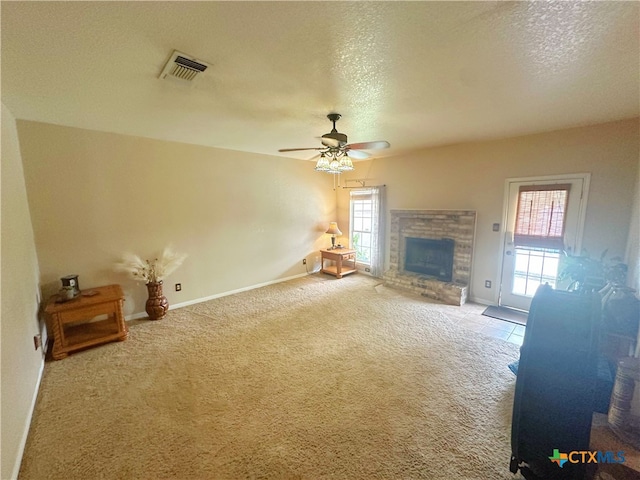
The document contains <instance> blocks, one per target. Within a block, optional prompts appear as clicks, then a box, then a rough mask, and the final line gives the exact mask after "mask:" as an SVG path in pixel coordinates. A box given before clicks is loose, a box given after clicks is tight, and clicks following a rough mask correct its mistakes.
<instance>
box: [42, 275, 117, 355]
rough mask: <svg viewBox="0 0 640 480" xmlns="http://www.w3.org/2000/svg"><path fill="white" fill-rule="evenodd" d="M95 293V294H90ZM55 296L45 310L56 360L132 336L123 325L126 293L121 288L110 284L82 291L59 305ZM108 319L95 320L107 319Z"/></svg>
mask: <svg viewBox="0 0 640 480" xmlns="http://www.w3.org/2000/svg"><path fill="white" fill-rule="evenodd" d="M93 292H96V293H95V294H93V295H90V296H89V295H88V294H91V293H93ZM57 300H58V295H53V296H52V297H51V298H50V299H49V303H48V304H47V306H46V308H45V310H44V311H45V313H46V314H47V315H48V316H49V318H50V327H51V331H52V333H53V353H52V356H53V359H54V360H61V359H63V358H65V357H66V356H67V355H68V354H69V353H70V352H73V351H76V350H80V349H83V348H87V347H92V346H95V345H100V344H102V343H107V342H113V341H115V340H118V341H124V340H126V339H127V336H128V335H129V331H128V329H127V326H126V325H125V323H124V316H123V314H122V304H123V303H124V294H123V293H122V288H121V287H120V285H107V286H105V287H97V288H92V289H89V290H83V291H82V292H80V295H78V296H77V297H76V298H74V299H73V300H69V301H66V302H62V303H60V302H58V301H57ZM105 315H106V318H103V319H101V318H96V317H104V316H105Z"/></svg>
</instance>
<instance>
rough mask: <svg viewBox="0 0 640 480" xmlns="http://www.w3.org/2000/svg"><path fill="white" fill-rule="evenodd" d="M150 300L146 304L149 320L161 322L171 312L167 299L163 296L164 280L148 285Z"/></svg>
mask: <svg viewBox="0 0 640 480" xmlns="http://www.w3.org/2000/svg"><path fill="white" fill-rule="evenodd" d="M147 290H148V292H149V298H148V299H147V303H146V304H145V310H146V312H147V314H148V315H149V320H161V319H163V318H164V316H165V315H166V314H167V310H169V302H168V301H167V297H165V296H164V295H163V294H162V280H160V281H157V282H149V283H147Z"/></svg>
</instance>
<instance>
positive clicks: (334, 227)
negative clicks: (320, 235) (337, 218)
mask: <svg viewBox="0 0 640 480" xmlns="http://www.w3.org/2000/svg"><path fill="white" fill-rule="evenodd" d="M325 233H328V234H330V235H331V250H333V249H335V248H336V235H342V232H341V231H340V229H339V228H338V223H337V222H330V223H329V229H328V230H327V231H326V232H325Z"/></svg>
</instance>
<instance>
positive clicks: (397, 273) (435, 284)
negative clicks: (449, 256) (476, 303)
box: [384, 210, 476, 305]
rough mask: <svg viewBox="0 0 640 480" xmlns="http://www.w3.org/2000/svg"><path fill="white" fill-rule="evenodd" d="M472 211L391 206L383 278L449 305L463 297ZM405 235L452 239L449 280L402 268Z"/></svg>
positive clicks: (466, 286) (466, 287)
mask: <svg viewBox="0 0 640 480" xmlns="http://www.w3.org/2000/svg"><path fill="white" fill-rule="evenodd" d="M475 225H476V212H475V211H472V210H391V234H390V258H389V270H388V271H387V272H386V273H385V274H384V282H385V284H386V285H388V286H390V287H398V288H402V289H406V290H411V291H413V292H416V293H419V294H420V295H423V296H425V297H428V298H432V299H434V300H439V301H442V302H445V303H448V304H450V305H462V304H464V303H465V302H466V301H467V296H468V292H469V280H470V276H471V256H472V252H473V239H474V234H475ZM407 238H423V239H430V240H442V239H451V240H453V241H454V249H453V271H452V279H451V282H443V281H440V280H438V279H437V278H435V277H434V276H432V275H424V274H421V273H415V272H411V271H408V270H405V267H404V264H405V253H406V252H405V249H406V244H407Z"/></svg>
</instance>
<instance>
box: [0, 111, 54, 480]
mask: <svg viewBox="0 0 640 480" xmlns="http://www.w3.org/2000/svg"><path fill="white" fill-rule="evenodd" d="M1 146H2V151H1V158H2V162H1V163H2V167H1V172H0V176H1V177H2V182H1V183H2V184H1V188H2V194H1V200H2V207H1V214H0V216H1V218H2V220H1V227H2V247H1V252H0V255H1V258H2V267H1V271H2V273H1V279H0V284H1V288H0V295H1V299H2V309H1V313H2V315H1V316H0V332H1V334H0V348H1V349H2V353H1V359H2V367H1V372H2V384H1V392H2V393H1V394H0V402H1V403H0V405H1V407H0V409H1V418H0V424H1V425H2V437H1V441H2V448H1V449H0V450H1V452H2V457H1V459H0V464H1V468H0V478H3V479H9V478H15V477H16V475H17V468H18V466H19V462H20V458H21V455H22V448H23V447H24V441H25V440H26V433H27V429H28V427H29V422H30V420H31V411H32V410H31V409H32V406H33V403H34V401H35V397H36V395H37V386H38V383H39V380H40V372H41V369H42V368H43V366H44V359H43V350H42V349H39V350H38V351H36V350H35V348H34V345H33V337H34V335H37V334H38V333H39V332H40V328H41V326H40V325H39V323H38V302H39V300H38V295H39V290H38V275H39V274H38V261H37V257H36V249H35V244H34V241H33V230H32V228H31V218H30V216H29V208H28V205H27V193H26V189H25V183H24V175H23V171H22V161H21V159H20V149H19V145H18V135H17V131H16V122H15V119H14V118H13V115H12V114H11V112H10V111H9V110H8V109H7V108H6V107H5V105H4V104H2V143H1Z"/></svg>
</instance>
